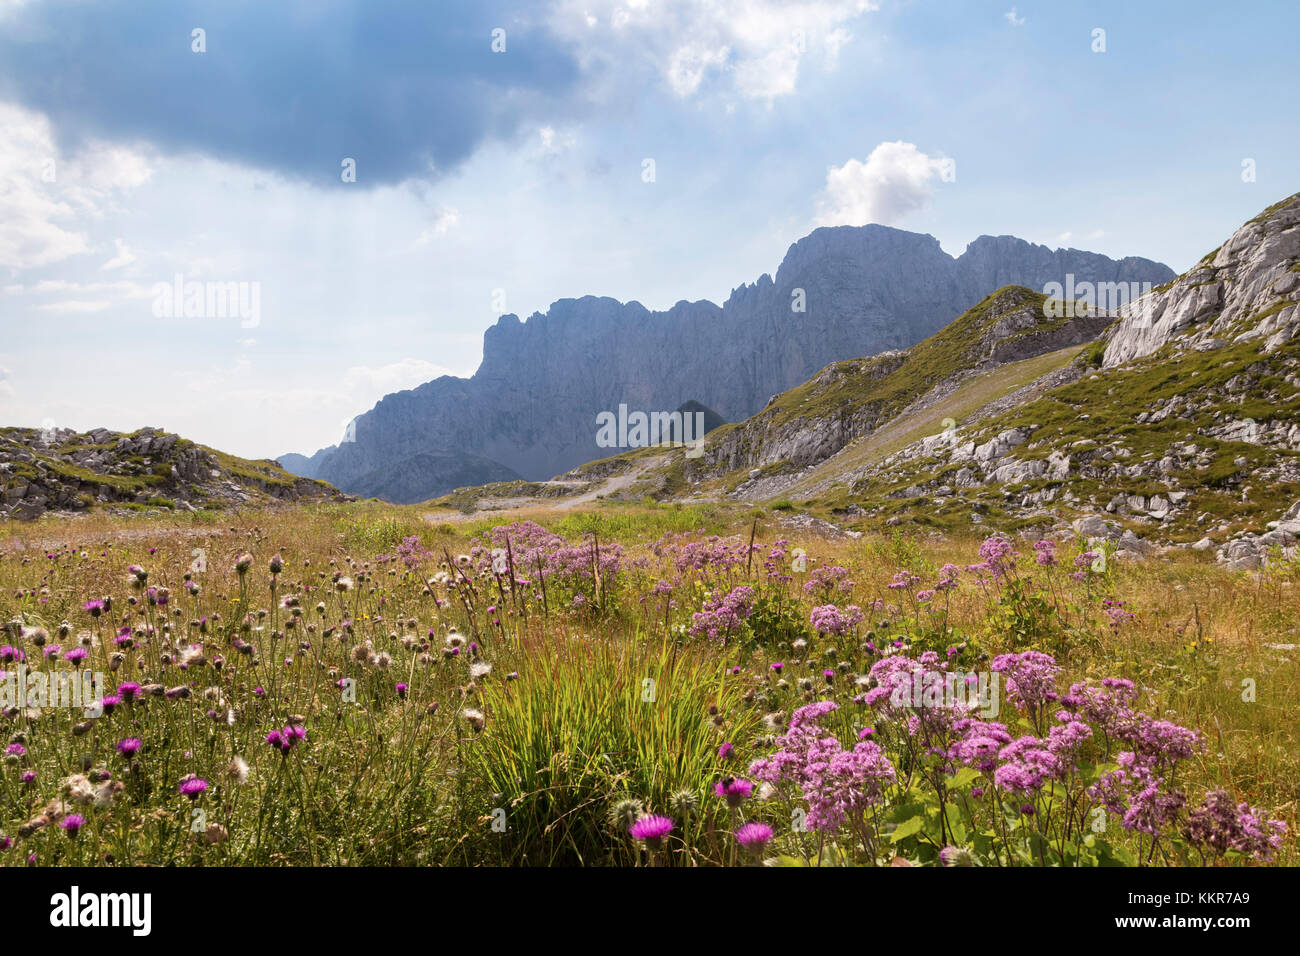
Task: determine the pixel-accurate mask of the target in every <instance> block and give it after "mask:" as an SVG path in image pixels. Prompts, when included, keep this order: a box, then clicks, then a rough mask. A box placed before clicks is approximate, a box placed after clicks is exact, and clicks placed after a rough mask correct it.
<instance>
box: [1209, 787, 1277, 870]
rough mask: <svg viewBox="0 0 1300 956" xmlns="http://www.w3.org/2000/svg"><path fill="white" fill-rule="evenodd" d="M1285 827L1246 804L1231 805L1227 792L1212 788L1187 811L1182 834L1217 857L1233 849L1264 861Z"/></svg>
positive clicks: (1269, 855) (1271, 854)
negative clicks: (1201, 800)
mask: <svg viewBox="0 0 1300 956" xmlns="http://www.w3.org/2000/svg"><path fill="white" fill-rule="evenodd" d="M1286 829H1287V827H1286V823H1285V822H1283V821H1282V820H1265V819H1264V817H1263V816H1262V815H1261V814H1260V813H1259V812H1258V811H1257V810H1254V809H1253V808H1252V807H1251V806H1250V805H1249V804H1246V803H1239V804H1236V805H1235V806H1234V805H1233V803H1232V800H1231V798H1230V797H1229V796H1228V794H1227V791H1224V790H1214V791H1211V792H1210V793H1207V794H1206V795H1205V800H1204V801H1203V802H1202V803H1201V805H1200V806H1199V807H1197V808H1196V809H1195V810H1192V811H1191V812H1190V813H1188V815H1187V824H1186V825H1185V827H1184V829H1183V834H1184V836H1186V837H1187V839H1188V840H1190V841H1191V842H1192V843H1194V844H1195V845H1196V846H1197V847H1199V848H1201V849H1202V850H1205V849H1208V850H1210V851H1211V852H1213V853H1214V854H1216V855H1218V856H1222V855H1223V854H1225V853H1227V852H1228V851H1229V850H1236V851H1237V852H1239V853H1246V854H1249V855H1251V856H1254V857H1255V858H1256V859H1259V860H1262V861H1264V862H1268V861H1269V860H1271V859H1272V858H1273V851H1274V850H1276V849H1277V848H1278V847H1279V846H1281V844H1282V838H1283V836H1284V835H1285V834H1286Z"/></svg>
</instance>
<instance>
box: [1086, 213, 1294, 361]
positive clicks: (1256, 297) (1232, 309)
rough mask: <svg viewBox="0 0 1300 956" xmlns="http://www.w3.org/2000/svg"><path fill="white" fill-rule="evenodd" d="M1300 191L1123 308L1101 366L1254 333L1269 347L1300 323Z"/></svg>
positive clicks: (1202, 347) (1209, 346) (1204, 346)
mask: <svg viewBox="0 0 1300 956" xmlns="http://www.w3.org/2000/svg"><path fill="white" fill-rule="evenodd" d="M1298 227H1300V193H1297V194H1295V195H1294V196H1290V197H1288V198H1287V199H1284V200H1282V201H1281V202H1279V203H1276V204H1274V205H1272V206H1270V207H1269V208H1268V209H1266V210H1264V211H1263V212H1262V213H1260V214H1259V215H1258V216H1256V217H1255V218H1254V219H1252V220H1250V221H1249V222H1247V223H1246V224H1245V225H1243V226H1242V227H1241V228H1240V229H1238V230H1237V231H1236V232H1234V233H1233V234H1232V237H1231V238H1230V239H1229V240H1228V241H1227V242H1225V243H1224V244H1223V245H1222V246H1220V247H1219V248H1218V249H1216V250H1215V251H1214V252H1212V253H1209V254H1208V255H1207V256H1205V258H1203V259H1202V260H1201V261H1200V262H1199V263H1197V264H1196V265H1195V266H1194V267H1193V268H1191V269H1190V270H1188V271H1187V272H1186V273H1184V274H1183V275H1182V276H1180V277H1179V278H1178V279H1176V280H1175V281H1174V282H1173V283H1171V284H1169V285H1168V286H1166V287H1163V288H1161V289H1157V290H1154V291H1152V292H1151V293H1149V294H1148V295H1145V296H1142V297H1141V298H1140V299H1138V300H1137V301H1135V302H1133V303H1131V304H1130V305H1128V306H1126V307H1125V308H1124V309H1122V310H1121V316H1122V318H1121V321H1120V322H1119V324H1118V325H1117V326H1116V328H1115V330H1114V332H1113V333H1112V334H1111V336H1110V340H1109V343H1108V345H1107V347H1106V354H1105V358H1104V363H1103V364H1104V366H1105V367H1107V368H1109V367H1114V366H1117V365H1121V364H1123V363H1125V362H1131V361H1133V360H1134V359H1138V358H1142V357H1144V356H1147V355H1150V354H1152V353H1153V352H1156V351H1158V350H1159V349H1161V348H1164V347H1165V346H1166V345H1170V344H1174V345H1175V347H1176V348H1177V349H1178V350H1184V351H1185V350H1186V349H1198V350H1202V351H1206V350H1210V349H1214V348H1220V347H1222V346H1224V345H1227V344H1229V343H1233V342H1241V341H1246V340H1250V339H1255V338H1262V339H1264V340H1265V347H1266V349H1267V350H1268V351H1273V350H1275V349H1277V348H1278V347H1279V346H1281V345H1282V344H1283V343H1285V342H1287V341H1289V340H1290V339H1291V338H1293V337H1294V336H1295V334H1296V331H1297V329H1298V328H1300V308H1298V307H1297V303H1298V302H1300V228H1298Z"/></svg>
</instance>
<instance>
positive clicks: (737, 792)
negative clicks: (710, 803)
mask: <svg viewBox="0 0 1300 956" xmlns="http://www.w3.org/2000/svg"><path fill="white" fill-rule="evenodd" d="M713 792H714V793H716V794H717V795H718V796H720V797H722V798H723V799H725V800H726V801H727V806H729V807H731V808H732V809H733V810H734V809H735V808H736V807H738V806H740V805H741V804H742V803H744V802H745V801H746V800H748V799H749V796H750V794H752V793H753V792H754V785H753V784H752V783H750V782H749V781H748V780H744V779H741V778H736V777H723V778H722V779H721V780H720V781H718V782H717V783H716V784H715V785H714V787H713Z"/></svg>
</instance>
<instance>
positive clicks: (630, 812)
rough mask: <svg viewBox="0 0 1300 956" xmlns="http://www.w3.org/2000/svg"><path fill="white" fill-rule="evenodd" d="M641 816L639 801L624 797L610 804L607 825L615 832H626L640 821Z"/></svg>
mask: <svg viewBox="0 0 1300 956" xmlns="http://www.w3.org/2000/svg"><path fill="white" fill-rule="evenodd" d="M641 814H642V807H641V801H640V800H636V799H634V798H632V797H625V798H623V799H622V800H617V801H615V802H614V803H612V804H610V807H609V824H610V826H612V827H613V828H614V829H616V830H626V829H628V828H629V827H631V826H632V825H633V824H634V823H636V821H637V820H638V819H640V817H641Z"/></svg>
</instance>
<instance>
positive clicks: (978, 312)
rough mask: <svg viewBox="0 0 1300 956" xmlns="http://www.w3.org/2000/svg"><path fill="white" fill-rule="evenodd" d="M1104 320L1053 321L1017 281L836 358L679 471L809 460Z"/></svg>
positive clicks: (703, 474)
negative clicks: (896, 340) (940, 323)
mask: <svg viewBox="0 0 1300 956" xmlns="http://www.w3.org/2000/svg"><path fill="white" fill-rule="evenodd" d="M1111 321H1113V319H1112V318H1110V317H1107V316H1099V315H1090V316H1078V317H1072V318H1053V317H1051V316H1049V315H1047V314H1046V313H1045V311H1044V297H1043V296H1042V295H1041V294H1038V293H1035V292H1033V291H1032V290H1030V289H1026V288H1023V287H1018V286H1010V287H1008V288H1005V289H1001V290H999V291H998V292H997V293H995V294H993V295H991V296H988V297H987V298H986V299H985V300H983V301H982V302H980V303H979V304H978V305H976V306H975V307H974V308H972V309H970V310H968V312H967V313H965V314H964V315H963V316H962V317H961V318H959V319H958V320H957V321H956V322H954V323H952V325H951V326H949V327H948V328H946V329H944V330H943V331H942V332H940V333H938V334H936V335H935V336H933V337H932V338H931V339H927V340H926V341H925V342H922V343H920V344H919V345H917V346H915V347H914V348H912V349H908V350H903V351H890V352H884V353H881V354H879V355H876V356H873V357H872V358H868V359H858V360H855V361H849V362H837V363H835V364H833V365H830V366H828V367H826V368H825V369H823V370H822V371H821V372H820V373H818V375H817V376H816V377H814V378H813V379H812V380H811V381H809V382H808V383H806V385H805V386H803V387H801V388H799V389H796V390H794V391H793V392H790V393H787V394H784V395H778V396H775V397H774V398H773V399H772V400H771V401H770V402H769V403H768V405H767V407H765V408H764V409H763V411H761V412H760V413H758V414H757V415H755V416H754V417H752V418H750V419H749V420H748V421H746V422H744V423H743V424H742V425H741V426H740V427H738V428H736V429H733V430H731V431H729V432H728V433H727V434H725V435H724V436H721V437H720V438H718V439H717V440H716V441H710V442H709V443H707V446H706V448H705V449H704V450H703V454H702V455H701V456H700V459H699V460H698V461H690V462H687V463H686V473H687V477H688V478H690V479H691V480H695V481H698V480H703V479H707V478H710V477H717V476H720V475H723V474H726V473H727V472H731V471H735V470H737V469H759V474H758V475H754V476H751V481H754V482H759V479H760V478H761V476H762V475H763V469H771V468H773V467H779V468H781V469H782V470H786V471H789V470H793V469H799V468H806V467H808V466H810V465H815V464H817V463H818V462H821V461H824V460H825V459H827V458H829V457H831V456H832V455H834V454H836V453H837V452H839V451H840V450H841V449H842V448H844V447H846V446H847V445H848V444H850V443H851V442H853V441H855V440H857V439H859V438H862V437H864V436H867V435H870V434H872V433H873V432H874V431H876V430H877V429H879V428H880V427H882V426H883V425H886V424H888V423H890V422H893V421H896V420H898V419H899V418H901V417H905V416H915V415H917V414H919V413H921V412H923V411H925V410H926V409H927V408H931V407H933V406H934V405H936V404H937V403H938V402H940V401H941V400H942V399H943V398H945V397H946V396H948V395H950V394H951V393H952V392H953V391H955V390H956V389H958V388H960V387H961V386H962V385H963V384H964V383H965V382H967V381H969V380H971V379H973V378H976V377H978V376H980V375H983V374H986V373H987V372H989V371H991V370H993V369H995V368H998V367H1000V366H1002V365H1005V364H1008V363H1010V362H1017V361H1021V360H1023V359H1027V358H1032V357H1034V356H1037V355H1042V354H1044V353H1047V352H1053V351H1056V350H1058V349H1061V348H1065V347H1067V346H1071V345H1079V344H1082V343H1085V342H1090V341H1092V340H1093V339H1095V338H1096V337H1097V335H1099V334H1100V333H1101V331H1102V330H1103V329H1104V328H1105V327H1106V325H1107V324H1108V323H1109V322H1111ZM805 408H807V409H808V410H807V411H804V409H805ZM1024 437H1025V436H1024V435H1022V434H1018V433H1016V434H1007V435H1002V436H998V437H997V438H995V439H993V440H992V441H990V442H989V443H988V444H987V445H986V446H984V447H979V448H977V447H975V446H974V445H971V446H970V447H969V448H960V449H958V450H957V451H955V452H954V453H953V454H954V456H955V457H957V456H961V455H965V456H966V457H971V458H973V459H974V460H975V461H977V462H980V463H987V462H990V461H993V460H995V459H999V458H1002V457H1003V456H1004V455H1005V454H1006V453H1007V451H1008V450H1009V449H1010V448H1011V447H1014V446H1015V445H1016V444H1019V443H1020V442H1023V441H1024ZM952 438H953V435H952V433H950V432H949V433H942V434H939V435H935V436H933V437H932V438H930V439H927V440H926V442H925V443H923V445H922V447H921V453H922V454H930V453H932V452H933V451H934V449H935V448H936V447H937V446H938V445H940V444H943V443H951V441H952ZM742 494H743V492H742Z"/></svg>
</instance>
